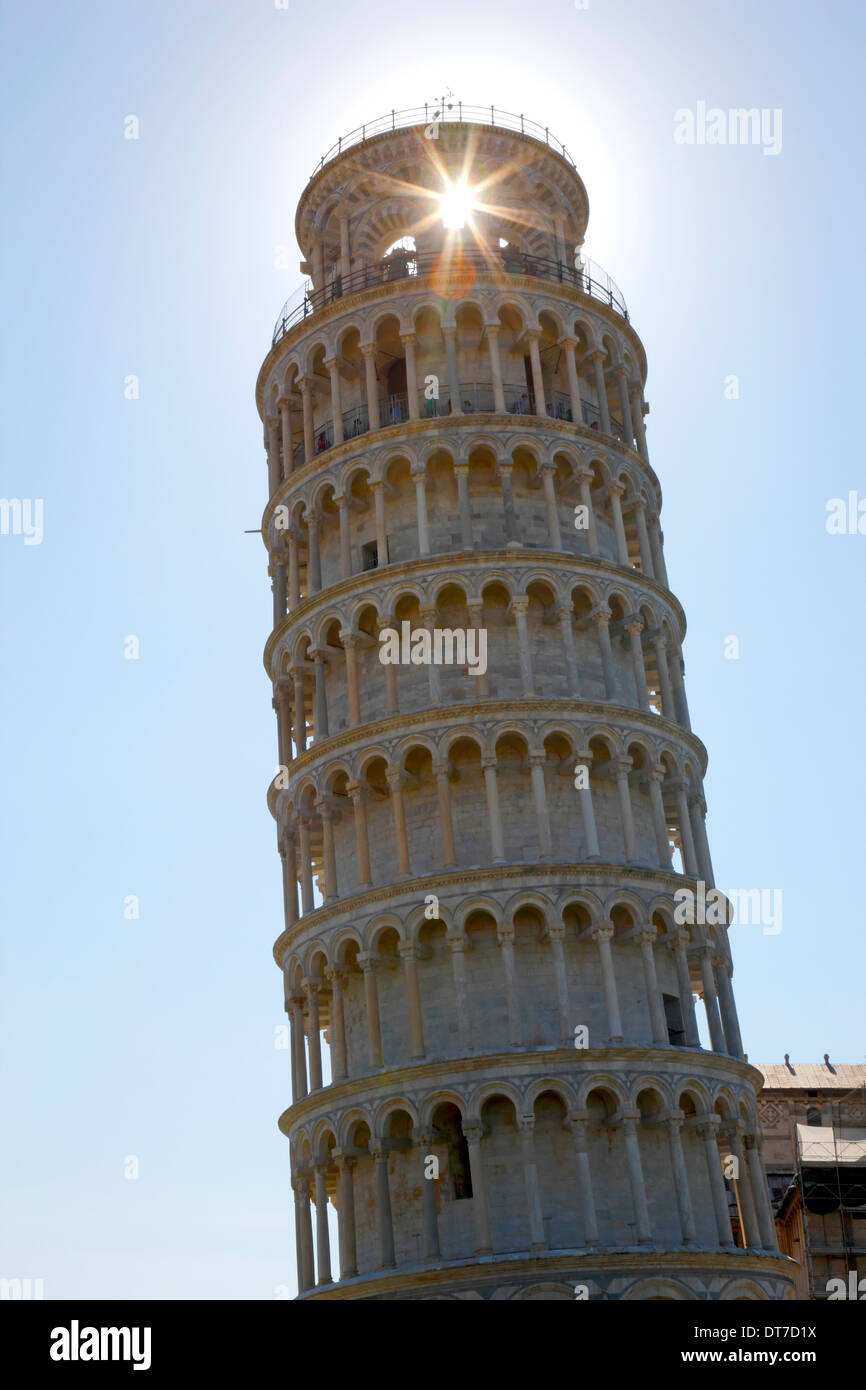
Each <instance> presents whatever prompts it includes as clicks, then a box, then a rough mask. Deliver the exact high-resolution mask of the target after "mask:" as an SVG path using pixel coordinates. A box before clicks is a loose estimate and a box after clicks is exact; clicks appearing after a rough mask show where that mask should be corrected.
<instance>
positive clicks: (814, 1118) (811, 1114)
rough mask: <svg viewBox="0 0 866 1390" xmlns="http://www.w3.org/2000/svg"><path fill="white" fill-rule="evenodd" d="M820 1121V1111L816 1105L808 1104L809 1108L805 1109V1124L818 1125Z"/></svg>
mask: <svg viewBox="0 0 866 1390" xmlns="http://www.w3.org/2000/svg"><path fill="white" fill-rule="evenodd" d="M822 1123H823V1122H822V1120H821V1111H820V1110H819V1109H818V1108H817V1107H816V1106H814V1105H810V1106H809V1109H808V1110H807V1111H806V1124H807V1125H820V1124H822Z"/></svg>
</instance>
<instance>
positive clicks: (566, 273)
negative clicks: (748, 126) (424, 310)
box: [271, 246, 628, 347]
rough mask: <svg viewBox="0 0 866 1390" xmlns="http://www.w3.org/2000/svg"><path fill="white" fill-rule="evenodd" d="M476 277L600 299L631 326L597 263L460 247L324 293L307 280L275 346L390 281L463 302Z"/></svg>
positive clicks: (337, 282)
mask: <svg viewBox="0 0 866 1390" xmlns="http://www.w3.org/2000/svg"><path fill="white" fill-rule="evenodd" d="M476 271H483V272H486V273H487V274H501V273H502V272H503V271H504V272H505V273H506V274H507V275H531V276H535V277H536V278H537V279H541V280H549V281H553V282H554V283H556V284H560V285H569V286H570V287H571V288H572V289H575V290H579V291H580V292H581V294H588V295H590V296H591V297H592V298H593V299H598V300H600V301H601V303H603V304H607V305H608V307H609V308H611V309H613V310H614V311H615V312H616V313H618V314H621V315H622V317H623V318H624V319H625V321H626V323H628V309H627V308H626V305H625V300H624V299H623V296H622V291H621V290H620V289H619V287H618V286H617V285H616V284H615V283H614V281H613V280H611V278H610V276H609V275H608V273H607V271H606V270H602V268H601V266H600V265H597V264H596V263H595V262H594V261H589V260H584V261H581V262H580V266H579V268H577V267H575V266H571V265H567V264H566V263H564V262H563V261H558V260H553V259H550V258H549V257H546V256H531V255H529V254H528V253H526V252H523V251H516V250H515V249H514V248H513V247H510V246H506V247H502V248H500V249H499V250H493V249H491V250H489V251H485V250H482V248H481V247H462V248H460V249H459V250H456V251H454V252H453V253H448V252H432V251H420V252H419V251H405V252H401V253H400V254H399V255H396V256H395V255H394V254H393V253H392V255H390V256H388V257H386V258H385V259H384V260H382V261H378V262H376V263H375V264H373V265H363V266H361V267H360V268H359V269H358V270H353V271H352V273H351V275H338V276H336V277H335V278H334V279H333V280H332V281H331V283H330V284H328V285H325V286H324V287H323V288H322V289H318V290H317V289H314V288H313V285H312V282H311V281H309V280H307V281H306V282H305V283H304V284H303V285H301V286H300V288H299V289H297V290H295V292H294V294H292V295H290V297H289V298H288V299H287V300H286V302H285V304H284V305H283V307H282V309H281V310H280V314H279V317H278V319H277V321H276V323H275V325H274V332H273V337H272V339H271V346H272V347H273V346H274V345H275V344H276V343H278V342H279V341H280V339H281V338H283V337H285V335H286V333H288V331H289V329H290V328H293V327H294V326H295V324H296V323H300V322H302V321H303V320H304V319H306V318H309V316H310V315H311V314H314V313H315V312H316V311H317V310H318V309H323V308H325V307H326V306H327V305H328V304H333V303H334V302H335V301H336V300H338V299H342V298H343V297H344V296H345V295H349V294H358V293H360V292H361V291H362V290H367V289H373V288H375V287H376V286H378V285H385V284H388V283H389V282H391V281H397V280H406V279H409V278H411V277H412V276H428V275H429V276H432V277H433V279H434V283H435V284H436V289H437V293H439V294H440V295H442V296H444V297H449V296H454V297H457V296H460V295H464V294H466V293H467V291H468V289H469V288H470V287H471V283H472V279H473V278H474V274H475V272H476Z"/></svg>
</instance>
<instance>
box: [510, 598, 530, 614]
mask: <svg viewBox="0 0 866 1390" xmlns="http://www.w3.org/2000/svg"><path fill="white" fill-rule="evenodd" d="M511 611H512V613H513V614H514V616H515V618H522V617H524V616H525V615H526V613H528V612H529V599H528V598H527V597H526V595H525V594H518V595H517V596H516V597H515V598H513V599H512V600H511Z"/></svg>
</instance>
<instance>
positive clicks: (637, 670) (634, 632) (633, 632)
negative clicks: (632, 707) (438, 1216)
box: [625, 614, 650, 713]
mask: <svg viewBox="0 0 866 1390" xmlns="http://www.w3.org/2000/svg"><path fill="white" fill-rule="evenodd" d="M625 630H626V632H627V633H628V636H629V644H630V647H631V665H632V670H633V672H634V684H635V692H636V694H637V702H638V706H639V708H640V709H642V710H646V711H647V713H649V707H650V702H649V691H648V689H647V678H646V666H645V665H644V659H643V645H642V643H641V633H642V632H643V630H644V622H643V618H640V617H638V616H637V614H633V615H632V616H631V617H630V618H629V619H628V620H627V622H626V624H625Z"/></svg>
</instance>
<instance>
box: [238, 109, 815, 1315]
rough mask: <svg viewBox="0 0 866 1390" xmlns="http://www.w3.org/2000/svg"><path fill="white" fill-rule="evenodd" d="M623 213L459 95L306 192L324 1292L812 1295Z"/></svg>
mask: <svg viewBox="0 0 866 1390" xmlns="http://www.w3.org/2000/svg"><path fill="white" fill-rule="evenodd" d="M588 215H589V209H588V200H587V194H586V190H585V188H584V185H583V183H582V181H581V179H580V177H579V175H578V173H577V171H576V169H575V166H574V163H573V161H572V159H571V157H570V155H569V154H568V151H567V150H566V149H564V148H563V147H562V145H560V144H559V142H558V141H556V140H555V139H554V137H553V136H552V135H551V134H550V132H549V131H548V130H547V129H546V128H544V127H540V126H537V125H534V124H533V123H532V122H530V121H528V120H525V119H524V118H523V117H522V116H512V115H509V114H508V113H504V112H500V111H497V110H495V109H493V108H490V107H483V108H478V107H470V106H466V105H463V104H462V103H453V104H452V105H451V106H449V107H446V108H444V109H440V110H439V111H438V113H436V114H434V110H433V108H430V109H429V110H428V109H425V108H420V109H418V110H414V111H407V112H391V113H390V114H389V115H388V116H387V117H386V118H384V119H383V120H381V121H374V122H372V123H370V124H366V125H364V126H362V127H359V129H358V130H356V131H354V132H352V133H351V134H350V135H349V136H346V137H344V138H342V139H341V140H340V142H339V143H338V144H337V145H336V146H335V147H334V148H333V149H331V150H330V151H329V152H328V153H327V154H326V155H325V156H324V157H323V159H322V161H321V163H320V164H319V166H318V167H317V168H316V170H315V171H314V173H313V174H312V176H311V178H310V180H309V182H308V184H307V186H306V188H305V189H304V190H303V192H302V194H301V198H300V202H299V204H298V210H297V216H296V223H295V230H296V235H297V239H298V243H299V245H300V247H301V251H302V254H303V257H304V262H303V267H302V268H304V269H306V270H307V271H308V273H309V279H308V281H307V283H306V284H305V285H304V286H303V287H302V289H301V290H300V291H299V292H298V294H297V295H296V296H295V297H293V299H291V300H290V301H289V302H288V303H287V305H286V306H285V307H284V309H283V310H282V312H281V314H280V317H279V319H278V321H277V324H276V328H275V332H274V336H273V342H272V346H271V348H270V350H269V352H268V354H267V356H266V358H265V361H264V364H263V366H262V368H261V371H260V373H259V377H258V383H257V391H256V396H257V404H258V408H259V412H260V415H261V418H262V421H263V424H264V429H265V444H266V450H267V459H268V500H267V505H266V507H265V512H264V517H263V521H262V534H263V538H264V540H265V544H266V547H267V551H268V559H269V574H270V576H271V579H272V585H273V597H274V620H273V631H272V632H271V635H270V637H269V638H268V641H267V644H266V647H265V669H266V671H267V674H268V678H269V679H270V681H271V682H272V685H273V694H274V707H275V709H276V712H277V727H278V736H279V762H280V764H281V767H282V769H283V771H282V772H281V775H280V776H279V777H278V778H276V779H275V781H274V783H273V784H272V785H271V788H270V791H269V794H268V801H269V806H270V809H271V812H272V814H273V816H274V820H275V824H276V830H277V843H278V846H279V851H280V855H281V858H282V866H283V886H284V903H285V920H284V923H283V929H282V931H281V932H280V935H279V937H278V939H277V941H276V944H275V946H274V956H275V959H276V962H277V965H278V966H279V968H280V970H281V971H282V975H283V981H284V990H285V1006H286V1010H287V1013H288V1017H289V1021H290V1027H291V1084H292V1101H291V1104H290V1105H289V1107H288V1108H287V1109H286V1111H285V1113H284V1114H283V1115H282V1117H281V1119H280V1127H281V1129H282V1131H283V1133H284V1134H285V1136H286V1138H287V1139H288V1143H289V1151H290V1157H291V1175H292V1187H293V1192H294V1201H295V1218H296V1236H297V1258H298V1287H299V1298H300V1299H302V1300H308V1299H391V1298H398V1299H407V1298H408V1299H413V1298H420V1299H425V1298H449V1299H452V1298H456V1299H461V1298H477V1297H479V1296H480V1297H482V1298H492V1299H508V1298H518V1299H545V1300H547V1299H560V1298H561V1299H573V1298H574V1297H575V1291H576V1290H577V1293H578V1296H586V1297H589V1298H590V1299H593V1298H601V1297H605V1298H608V1299H650V1298H652V1299H680V1298H685V1299H706V1298H710V1299H736V1298H760V1299H782V1298H786V1297H790V1296H791V1291H792V1281H791V1276H790V1273H789V1270H790V1268H791V1262H790V1261H789V1260H787V1259H786V1258H785V1257H783V1256H781V1255H780V1254H779V1252H778V1248H777V1244H776V1238H775V1231H774V1225H773V1218H772V1213H771V1208H770V1203H769V1197H768V1190H767V1184H766V1181H765V1178H764V1174H763V1169H762V1164H761V1153H760V1146H761V1136H760V1127H759V1124H758V1118H757V1109H756V1100H755V1094H756V1087H758V1086H760V1084H761V1077H760V1073H759V1072H757V1071H756V1069H755V1068H753V1067H751V1066H749V1065H748V1063H747V1062H746V1060H745V1058H744V1054H743V1047H742V1042H741V1039H740V1031H739V1025H738V1022H737V1014H736V1007H735V1003H734V995H733V989H732V984H731V976H732V962H731V955H730V950H729V945H728V939H727V930H726V928H725V926H724V924H722V925H715V924H707V923H705V922H704V921H702V920H701V918H702V915H703V914H702V913H701V912H700V910H699V909H700V901H701V899H700V891H701V890H700V887H699V885H700V884H703V885H704V886H705V887H710V886H712V885H713V869H712V863H711V860H710V851H709V845H708V840H707V833H706V828H705V821H704V817H705V811H706V807H705V801H704V793H703V776H704V773H705V769H706V761H707V758H706V751H705V749H704V747H703V744H702V743H701V742H700V740H699V738H698V737H697V735H696V734H695V733H694V732H693V731H692V728H691V722H690V719H689V711H688V705H687V700H686V691H685V684H684V679H683V659H682V641H683V637H684V633H685V616H684V613H683V610H682V607H681V605H680V603H679V600H678V599H677V597H676V595H675V593H674V592H673V590H672V588H671V585H670V581H669V579H668V574H667V569H666V565H665V558H664V544H663V537H662V531H661V526H660V520H659V518H660V512H661V503H662V499H661V488H660V485H659V481H658V478H657V476H656V473H655V472H654V469H653V467H652V466H651V463H650V457H649V451H648V446H647V434H646V427H645V416H646V414H647V407H646V404H645V400H644V383H645V380H646V375H647V362H646V354H645V351H644V348H643V345H642V343H641V341H640V339H639V337H638V336H637V333H636V332H635V329H634V327H633V326H632V323H631V321H630V318H629V314H628V311H627V309H626V305H625V301H624V298H623V296H622V294H621V292H620V290H619V289H618V288H617V286H616V285H615V284H614V282H613V281H612V280H611V279H610V278H609V277H608V276H607V274H606V273H605V272H604V271H602V270H601V269H600V268H599V267H598V266H597V265H595V264H594V263H593V262H592V261H590V260H588V259H587V258H586V257H585V256H584V253H583V242H584V237H585V234H586V228H587V222H588ZM683 888H687V889H690V890H691V891H692V893H693V897H694V903H695V910H694V911H690V912H687V913H686V920H681V918H682V916H683V913H682V911H681V910H680V909H679V908H678V903H677V901H676V900H675V897H674V895H675V894H676V893H677V892H678V890H681V889H683ZM696 998H697V1001H698V1007H696ZM329 1210H330V1211H332V1212H335V1213H336V1223H335V1222H334V1220H333V1217H332V1218H331V1220H330V1221H329ZM334 1227H336V1232H337V1233H338V1236H337V1239H336V1240H335V1239H333V1234H334Z"/></svg>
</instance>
